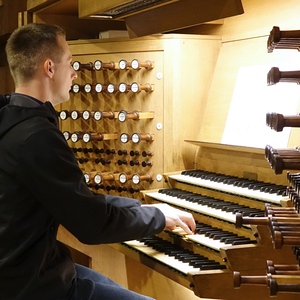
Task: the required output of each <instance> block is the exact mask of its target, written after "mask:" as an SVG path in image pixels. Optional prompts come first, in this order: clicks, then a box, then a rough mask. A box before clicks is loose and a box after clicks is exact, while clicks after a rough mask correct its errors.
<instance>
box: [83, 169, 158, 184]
mask: <svg viewBox="0 0 300 300" xmlns="http://www.w3.org/2000/svg"><path fill="white" fill-rule="evenodd" d="M83 175H84V178H85V182H86V183H87V184H90V183H94V184H101V183H103V182H104V181H106V182H109V181H119V182H120V183H121V184H124V183H126V182H128V181H131V182H132V183H133V184H139V183H141V182H142V181H147V182H152V181H153V174H152V173H148V174H137V173H135V174H126V173H117V174H115V173H111V172H98V171H91V172H84V173H83Z"/></svg>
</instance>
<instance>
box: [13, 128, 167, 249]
mask: <svg viewBox="0 0 300 300" xmlns="http://www.w3.org/2000/svg"><path fill="white" fill-rule="evenodd" d="M16 174H17V179H18V180H19V181H20V183H21V184H22V185H23V186H25V187H26V188H27V189H28V190H29V191H30V192H31V193H32V196H33V197H34V198H35V199H36V200H37V201H38V202H39V203H40V204H41V205H42V206H43V207H44V208H45V209H46V210H47V211H48V212H49V214H50V215H51V216H53V217H54V218H55V219H56V221H57V222H59V223H60V224H62V225H63V226H64V227H65V228H67V229H68V230H69V231H70V232H71V233H72V234H73V235H74V236H76V237H77V238H78V239H79V240H80V241H81V242H83V243H86V244H99V243H114V242H122V241H125V240H131V239H138V238H141V237H145V236H149V235H152V234H155V233H158V232H160V231H162V230H163V229H164V227H165V217H164V215H163V214H162V213H161V211H160V210H159V209H157V208H155V207H149V206H146V207H145V206H141V205H140V202H139V201H137V200H134V199H130V198H124V197H118V196H108V195H101V194H99V195H95V194H93V193H92V192H91V191H90V190H89V189H88V187H87V185H86V183H85V180H84V176H83V174H82V171H81V170H80V168H79V167H78V164H77V161H76V159H75V157H74V155H73V153H72V151H71V150H70V148H69V146H68V145H67V143H66V141H65V140H64V138H63V135H62V134H61V132H60V131H59V130H57V129H56V128H54V126H53V128H52V127H51V128H45V129H43V128H41V129H40V130H39V131H38V132H36V133H34V134H32V135H31V136H30V137H29V138H28V139H27V140H26V142H25V143H24V145H23V149H22V153H21V157H20V161H19V165H18V167H17V170H16Z"/></svg>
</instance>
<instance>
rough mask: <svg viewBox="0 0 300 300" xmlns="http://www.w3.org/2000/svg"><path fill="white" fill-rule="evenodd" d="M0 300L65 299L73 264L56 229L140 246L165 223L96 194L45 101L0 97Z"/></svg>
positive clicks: (134, 204)
mask: <svg viewBox="0 0 300 300" xmlns="http://www.w3.org/2000/svg"><path fill="white" fill-rule="evenodd" d="M0 107H1V109H0V298H1V300H2V299H3V300H33V299H43V300H47V299H49V300H50V299H51V300H58V299H62V298H64V297H65V296H66V295H67V294H68V292H69V291H70V290H71V288H72V285H73V284H75V281H74V280H73V279H74V276H75V269H74V264H73V262H72V260H71V258H70V254H69V252H68V251H67V249H66V247H65V246H64V245H63V244H61V243H60V242H58V241H57V240H56V234H57V230H58V226H59V225H60V224H61V225H63V226H64V227H65V228H66V229H68V230H69V231H70V232H71V233H72V234H73V235H74V236H75V237H77V238H78V239H79V240H80V241H81V242H83V243H86V244H100V243H114V242H121V241H125V240H130V239H138V238H141V237H144V236H148V235H151V234H154V233H158V232H160V231H161V230H163V228H164V226H165V218H164V216H163V214H162V213H161V212H160V210H158V209H157V208H155V207H143V206H141V205H140V202H139V201H137V200H133V199H129V198H122V197H117V196H115V197H113V196H107V195H101V194H99V195H95V194H93V193H92V192H91V191H90V190H89V189H88V187H87V185H86V183H85V180H84V176H83V174H82V172H81V170H80V168H79V167H78V164H77V161H76V158H75V157H74V155H73V153H72V151H71V150H70V148H69V146H68V144H67V142H66V141H65V139H64V137H63V135H62V133H61V132H60V130H59V129H58V121H57V116H56V112H55V110H54V108H53V106H52V105H51V103H50V102H46V103H42V102H39V101H37V100H35V99H33V98H30V97H28V96H25V95H21V94H12V95H11V97H10V99H9V97H3V96H1V97H0Z"/></svg>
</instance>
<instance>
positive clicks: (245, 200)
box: [61, 44, 297, 300]
mask: <svg viewBox="0 0 300 300" xmlns="http://www.w3.org/2000/svg"><path fill="white" fill-rule="evenodd" d="M193 45H194V44H193ZM193 47H194V46H193ZM172 48H173V47H170V49H172ZM129 49H130V50H129V51H128V53H126V55H124V56H123V57H125V58H126V59H122V60H120V61H119V65H118V66H116V70H111V72H91V74H90V72H86V73H87V74H86V73H84V72H82V73H83V74H81V78H80V80H79V81H78V82H79V84H80V85H79V84H78V86H79V88H80V91H82V89H81V87H82V84H83V82H84V80H87V81H89V82H92V83H91V85H92V86H93V84H95V83H96V82H102V83H103V85H107V86H108V85H109V84H110V83H111V82H113V83H114V84H113V92H111V93H109V92H108V93H102V94H99V95H97V94H95V93H94V94H93V93H89V94H82V93H77V94H75V93H74V94H72V95H71V96H72V97H73V98H71V104H70V107H69V108H68V109H67V110H68V111H71V110H72V109H74V106H76V109H78V111H80V112H83V111H84V110H87V109H88V110H89V111H90V112H91V115H92V113H93V112H94V115H93V118H92V119H91V117H89V119H87V120H86V121H87V122H79V121H76V122H73V123H71V124H70V123H68V122H69V121H70V120H67V122H62V125H63V126H64V127H63V130H64V131H68V132H74V133H76V134H77V135H76V136H78V137H79V140H78V142H79V143H80V142H81V141H83V140H82V134H84V133H89V134H90V133H97V132H113V134H117V137H118V138H117V139H112V140H102V141H98V142H99V143H100V142H101V145H99V148H98V146H97V144H96V145H95V143H97V141H96V140H92V139H90V140H89V141H88V142H89V143H91V145H86V146H85V145H84V144H83V145H79V144H78V148H82V149H83V148H85V147H91V148H92V149H98V154H99V157H94V156H93V155H94V154H97V153H96V151H95V150H94V152H93V153H90V152H89V153H87V157H88V158H89V161H88V162H87V163H85V165H84V168H85V169H86V170H90V171H88V174H90V175H92V177H93V178H94V177H95V176H96V174H97V175H99V180H96V181H95V180H94V179H92V180H89V181H88V183H89V186H90V187H91V188H92V189H93V190H94V191H96V192H97V191H100V192H102V191H105V192H108V193H112V194H114V193H121V194H123V195H130V194H131V195H133V196H134V197H136V198H137V199H140V201H141V202H142V204H147V203H168V204H169V205H171V206H174V207H177V208H181V209H184V210H187V211H189V212H191V213H192V214H193V215H194V217H195V219H196V222H197V227H196V228H197V230H196V232H195V234H193V235H187V234H185V233H183V232H182V230H180V229H178V228H176V229H175V230H173V231H164V232H162V233H160V234H157V235H155V236H151V237H148V238H146V239H141V240H139V241H126V242H124V243H121V244H113V245H110V247H112V248H114V249H116V250H118V251H120V252H122V253H124V254H125V255H126V257H129V258H130V259H132V260H134V261H137V262H139V263H142V264H143V265H146V266H147V267H148V268H150V269H152V270H154V271H156V272H158V273H160V274H162V275H164V276H165V277H167V278H168V279H169V280H171V281H174V282H176V283H178V284H180V285H182V286H183V287H185V288H186V289H188V290H190V291H191V292H193V293H194V294H195V295H196V296H198V297H200V298H209V299H230V300H235V299H245V300H250V299H251V300H252V299H255V298H257V299H267V298H268V297H269V289H268V286H264V285H260V286H258V287H257V288H255V289H253V287H251V286H250V285H243V284H241V286H240V288H235V287H234V272H239V273H240V274H241V276H262V274H263V272H265V269H266V261H267V260H269V261H272V262H274V266H282V265H291V266H294V265H297V259H296V256H295V253H294V249H293V248H292V246H289V245H285V242H287V243H289V241H290V237H291V236H290V235H286V233H285V231H279V230H277V227H276V230H275V231H276V232H277V231H279V232H281V235H280V234H279V236H278V234H276V238H277V239H278V241H279V242H278V245H279V246H280V247H278V248H279V249H277V247H276V248H275V247H274V241H273V240H272V236H271V235H270V232H269V226H266V225H253V224H242V225H241V228H237V227H236V218H237V216H239V214H240V215H241V216H242V218H249V219H250V218H256V219H257V218H267V219H268V220H270V218H273V219H274V218H275V216H274V217H271V214H274V213H275V214H278V213H281V212H279V211H276V209H273V210H271V209H269V210H268V213H269V216H265V212H266V206H265V204H266V203H269V204H271V205H272V207H277V208H278V207H292V206H293V201H294V199H296V197H295V196H293V200H292V198H291V195H292V191H290V190H288V189H287V173H286V171H285V170H282V174H278V175H275V174H274V172H273V170H272V169H271V168H270V165H269V163H268V162H267V160H266V159H265V152H264V151H263V149H256V148H249V147H239V146H232V145H222V144H215V143H206V142H199V141H186V144H188V145H189V146H191V147H195V146H196V147H197V151H196V155H195V156H193V158H192V161H193V164H194V169H192V170H184V171H178V172H170V173H168V172H164V170H165V169H167V170H168V169H171V170H173V169H174V168H175V167H174V166H173V164H174V161H176V156H174V155H172V156H170V157H168V156H169V155H168V154H166V155H164V156H162V155H161V154H162V153H167V152H168V151H166V149H164V148H163V145H167V146H168V147H172V148H174V149H175V148H176V147H177V144H174V142H173V141H172V135H168V132H167V130H166V131H165V132H163V136H164V139H162V134H161V133H162V132H160V131H158V128H157V127H156V124H158V123H160V124H164V127H163V128H164V129H165V128H166V125H168V124H169V123H170V124H171V123H172V120H173V115H176V111H177V110H178V109H179V107H176V111H173V110H172V107H175V106H176V105H179V106H180V105H182V104H181V102H182V101H178V102H176V96H177V94H176V93H175V92H174V93H173V94H172V95H171V96H170V97H166V99H164V103H163V107H164V109H165V106H166V107H167V108H168V109H169V110H170V114H169V116H170V118H166V116H165V115H163V114H162V113H161V109H160V108H162V104H161V99H160V97H156V96H157V95H163V94H164V93H165V92H167V91H166V90H167V89H163V88H162V82H161V81H160V80H161V78H162V77H161V75H162V74H160V72H161V71H165V70H166V68H163V67H162V59H161V57H160V54H159V51H158V52H157V53H155V54H153V53H151V52H147V55H148V56H149V57H146V55H145V54H141V53H139V55H137V56H140V57H139V58H138V62H147V61H151V62H154V61H155V67H154V64H153V66H152V67H153V68H147V66H145V65H143V64H142V63H138V62H135V59H136V58H133V57H132V55H136V54H137V52H136V53H131V51H132V50H131V48H129ZM149 49H150V48H149ZM146 50H147V49H146ZM93 51H95V50H93ZM75 53H81V52H80V51H75ZM209 53H212V52H211V51H209ZM114 55H115V58H114V59H113V58H112V57H113V56H114ZM150 55H151V57H150ZM97 56H98V55H97ZM105 57H106V59H107V61H110V60H115V61H117V60H116V58H117V57H119V54H116V53H113V54H110V55H106V56H105ZM166 57H167V56H164V60H166ZM170 57H171V56H170ZM185 57H186V58H188V55H186V56H185ZM197 57H198V56H197ZM153 58H155V59H153ZM82 59H87V60H88V61H94V60H95V59H96V55H95V53H94V52H93V53H91V54H90V55H88V56H87V57H86V56H85V55H83V54H82ZM194 59H195V57H194V58H193V60H194ZM173 63H174V61H173V62H172V63H169V64H168V65H169V66H172V65H173ZM193 64H195V62H194V61H193ZM184 65H185V66H186V63H184ZM136 66H137V67H136ZM179 66H181V64H179ZM140 67H141V68H143V70H140ZM94 68H95V67H94ZM132 70H134V71H132ZM153 71H154V72H155V73H154V72H153ZM172 71H173V70H172ZM195 72H196V70H195ZM279 75H280V76H283V75H286V74H279ZM164 78H165V77H164ZM276 78H277V79H278V80H279V79H280V78H278V76H277V77H276ZM129 80H130V82H133V84H131V85H130V91H131V92H132V93H131V92H130V91H129V90H128V88H129V87H128V85H129V84H126V83H124V82H129ZM183 80H184V79H183ZM273 81H274V80H273ZM138 82H153V84H145V85H141V84H139V83H138ZM121 83H124V86H122V89H121V90H120V84H121ZM182 84H183V85H184V83H182ZM154 85H155V90H154ZM192 86H193V88H195V87H196V86H197V84H195V85H192ZM118 89H119V92H115V91H118ZM123 90H124V91H128V93H124V92H123ZM140 91H146V92H147V91H148V92H150V93H144V92H143V93H138V92H140ZM176 91H177V89H176ZM133 93H136V95H133ZM120 97H121V98H120ZM186 97H187V96H186ZM132 98H134V100H135V101H132V100H133V99H132ZM169 98H170V99H172V101H171V102H170V103H169V102H168V100H167V99H169ZM181 98H182V97H181ZM187 98H188V97H187ZM121 99H122V101H119V100H121ZM180 100H182V99H180ZM75 104H76V105H75ZM77 105H78V106H79V107H78V108H77ZM71 108H72V109H71ZM154 108H155V115H153V119H154V122H152V121H151V122H131V121H130V120H129V121H128V122H119V120H118V118H117V113H116V112H121V111H122V110H124V111H125V112H126V114H125V116H126V117H127V116H128V112H130V113H129V114H132V116H133V118H136V115H135V114H134V113H133V112H135V111H138V112H151V111H154ZM184 108H185V109H187V107H186V106H184ZM64 109H66V107H65V106H64V105H63V106H62V107H61V110H64ZM192 110H193V109H192ZM97 111H99V112H102V113H103V112H109V115H110V116H111V121H107V122H106V120H104V122H93V121H94V119H95V115H96V112H97ZM189 112H191V111H190V110H189ZM98 114H100V113H98ZM182 115H184V116H185V117H186V116H187V115H190V114H187V113H185V114H182ZM177 116H178V115H176V117H177ZM181 117H182V116H181V115H180V116H178V118H181ZM82 118H83V116H82ZM100 119H101V118H100ZM124 119H126V118H125V117H124ZM169 121H171V122H169ZM179 121H180V120H179ZM179 121H178V122H179ZM169 130H170V128H169ZM116 132H118V133H116ZM149 132H150V133H149ZM176 134H177V133H176ZM154 136H155V140H154ZM130 141H131V143H130ZM141 141H143V142H141ZM169 142H170V143H169ZM172 142H173V144H172ZM176 143H177V142H176ZM95 146H97V147H95ZM101 149H102V151H101ZM107 149H120V150H118V151H117V154H112V155H118V156H115V157H113V158H111V157H107V155H111V154H107V153H106V150H107ZM175 150H176V149H175ZM175 150H174V152H176V151H175ZM80 153H82V152H80ZM153 153H155V156H154V155H153ZM191 153H193V154H194V153H195V152H194V151H193V152H191ZM80 155H82V154H80ZM116 157H117V158H116ZM142 157H145V160H144V161H143V160H142V159H141V158H142ZM148 158H149V159H150V158H151V161H150V160H148ZM233 158H234V159H233ZM95 159H99V162H100V163H98V164H95V163H94V161H95ZM180 159H181V158H180ZM105 161H110V162H111V163H110V164H104V165H102V163H101V162H105ZM119 161H120V164H118V162H119ZM137 161H138V162H139V164H138V165H137ZM131 162H132V163H131ZM143 167H144V168H143ZM176 168H179V167H178V166H177V167H176ZM180 169H182V168H180ZM91 172H94V173H91ZM105 174H106V175H107V176H108V177H107V180H103V177H101V176H104V175H105ZM100 175H101V176H100ZM274 211H275V212H274ZM272 216H273V215H272ZM282 217H283V216H281V218H282ZM276 218H279V217H277V216H276ZM276 225H277V224H276ZM274 226H275V224H274ZM289 234H290V233H289ZM280 244H281V245H280ZM71 246H74V248H77V247H78V245H76V243H75V244H71ZM87 255H88V256H90V254H87ZM91 256H93V255H91ZM93 259H94V257H93ZM128 271H130V268H128ZM273 275H274V276H275V275H276V276H277V275H281V274H273ZM294 275H295V274H294ZM274 278H276V277H273V278H271V280H274ZM270 286H271V284H270ZM272 286H276V285H274V284H272ZM282 289H283V287H282V286H281V282H277V289H275V291H276V293H277V294H278V295H277V297H278V299H279V300H282V299H289V300H294V299H297V297H296V296H297V295H296V296H295V295H294V294H290V293H289V294H288V295H287V294H285V293H284V292H282ZM279 290H280V291H279Z"/></svg>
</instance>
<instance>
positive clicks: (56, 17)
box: [34, 11, 126, 40]
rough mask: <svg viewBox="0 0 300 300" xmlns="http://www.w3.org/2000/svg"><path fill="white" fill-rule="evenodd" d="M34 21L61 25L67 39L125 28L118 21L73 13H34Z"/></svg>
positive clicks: (82, 37)
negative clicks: (81, 17) (86, 18)
mask: <svg viewBox="0 0 300 300" xmlns="http://www.w3.org/2000/svg"><path fill="white" fill-rule="evenodd" d="M34 22H35V23H50V24H57V25H59V26H61V27H62V28H63V29H64V30H65V31H66V34H67V40H78V39H97V38H99V33H100V32H101V31H105V30H108V29H112V30H126V27H125V24H124V23H123V22H119V21H115V22H113V21H97V20H82V19H78V18H77V16H74V15H69V14H67V15H64V14H50V13H44V11H43V12H41V13H35V14H34Z"/></svg>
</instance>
